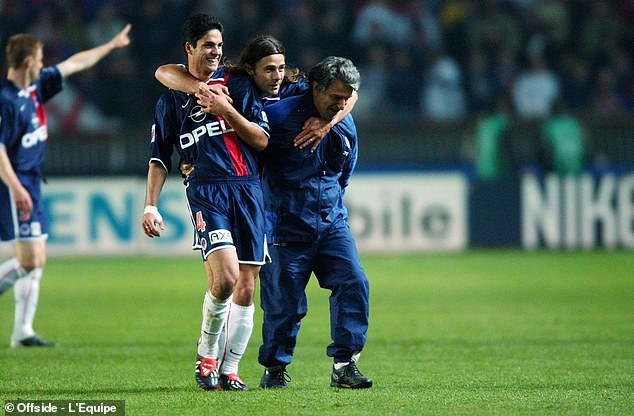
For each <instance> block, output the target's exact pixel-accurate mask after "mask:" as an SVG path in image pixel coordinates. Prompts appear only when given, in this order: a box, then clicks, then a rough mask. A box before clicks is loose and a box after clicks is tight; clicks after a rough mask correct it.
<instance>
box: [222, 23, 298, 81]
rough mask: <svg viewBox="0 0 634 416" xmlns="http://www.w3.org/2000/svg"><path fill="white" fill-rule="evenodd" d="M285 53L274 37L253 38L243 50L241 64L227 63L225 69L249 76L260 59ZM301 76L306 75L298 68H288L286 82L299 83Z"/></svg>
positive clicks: (285, 75)
mask: <svg viewBox="0 0 634 416" xmlns="http://www.w3.org/2000/svg"><path fill="white" fill-rule="evenodd" d="M285 53H286V50H285V49H284V46H283V45H282V43H281V42H280V41H278V40H277V39H275V38H274V37H273V36H270V35H262V36H258V37H256V38H253V39H252V40H251V41H250V42H249V43H248V44H247V46H246V47H245V48H244V49H243V50H242V54H241V55H240V62H238V64H237V65H232V64H231V63H229V62H225V67H226V68H227V70H228V71H229V72H234V73H240V74H245V75H248V70H249V69H254V68H255V65H256V64H257V63H258V61H259V60H260V59H262V58H265V57H267V56H270V55H276V54H282V55H285ZM301 76H304V74H303V73H302V72H301V71H300V70H299V69H298V68H289V67H286V70H285V74H284V80H285V81H289V82H297V80H298V79H299V77H301Z"/></svg>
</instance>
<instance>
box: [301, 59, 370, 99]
mask: <svg viewBox="0 0 634 416" xmlns="http://www.w3.org/2000/svg"><path fill="white" fill-rule="evenodd" d="M335 80H338V81H341V83H342V84H343V85H345V86H347V87H350V88H352V89H353V90H354V91H357V90H358V89H359V85H361V75H359V70H357V68H356V67H355V66H354V64H353V63H352V61H351V60H350V59H347V58H342V57H339V56H329V57H327V58H325V59H323V60H322V61H321V62H319V63H317V64H316V65H315V66H314V67H312V68H311V70H310V72H309V73H308V81H310V82H311V83H312V82H313V81H315V82H317V90H318V91H320V92H324V91H325V90H327V89H328V87H329V86H330V84H331V83H332V82H333V81H335Z"/></svg>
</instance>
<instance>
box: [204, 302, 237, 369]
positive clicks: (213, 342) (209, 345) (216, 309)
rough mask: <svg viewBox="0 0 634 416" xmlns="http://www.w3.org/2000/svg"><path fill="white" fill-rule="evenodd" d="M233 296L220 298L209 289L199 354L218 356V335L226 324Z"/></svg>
mask: <svg viewBox="0 0 634 416" xmlns="http://www.w3.org/2000/svg"><path fill="white" fill-rule="evenodd" d="M230 302H231V298H229V299H218V298H217V297H215V296H214V295H212V294H211V293H209V291H207V292H205V300H204V301H203V323H202V325H201V328H200V342H199V343H198V354H199V355H202V356H203V357H208V358H217V357H218V337H219V335H220V331H221V330H222V327H223V326H224V324H225V320H226V318H227V311H228V310H229V305H230Z"/></svg>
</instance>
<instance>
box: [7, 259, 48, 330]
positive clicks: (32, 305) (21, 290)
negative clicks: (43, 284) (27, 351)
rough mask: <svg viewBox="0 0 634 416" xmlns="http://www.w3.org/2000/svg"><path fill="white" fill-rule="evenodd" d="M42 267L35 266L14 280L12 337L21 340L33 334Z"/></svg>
mask: <svg viewBox="0 0 634 416" xmlns="http://www.w3.org/2000/svg"><path fill="white" fill-rule="evenodd" d="M41 279H42V269H41V268H39V267H38V268H35V269H33V270H31V271H30V272H28V273H27V274H26V275H24V276H23V277H22V278H20V279H18V280H17V281H16V282H15V285H14V288H13V295H14V296H15V320H14V322H13V339H15V340H18V341H19V340H21V339H23V338H26V337H30V336H33V335H35V332H34V331H33V319H34V318H35V311H36V309H37V301H38V298H39V295H40V280H41Z"/></svg>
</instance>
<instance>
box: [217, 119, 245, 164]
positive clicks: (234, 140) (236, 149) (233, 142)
mask: <svg viewBox="0 0 634 416" xmlns="http://www.w3.org/2000/svg"><path fill="white" fill-rule="evenodd" d="M218 120H222V122H224V123H225V125H226V127H227V128H231V127H230V126H229V123H227V121H226V120H223V118H222V117H220V116H218ZM222 139H223V140H224V141H225V146H226V147H227V151H228V152H229V157H230V158H231V163H232V164H233V168H234V169H235V171H236V175H237V176H247V175H248V174H249V170H248V169H247V165H246V164H245V163H244V156H243V154H242V149H240V143H238V140H240V139H239V138H238V135H237V134H236V132H235V131H232V132H230V133H223V134H222Z"/></svg>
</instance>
